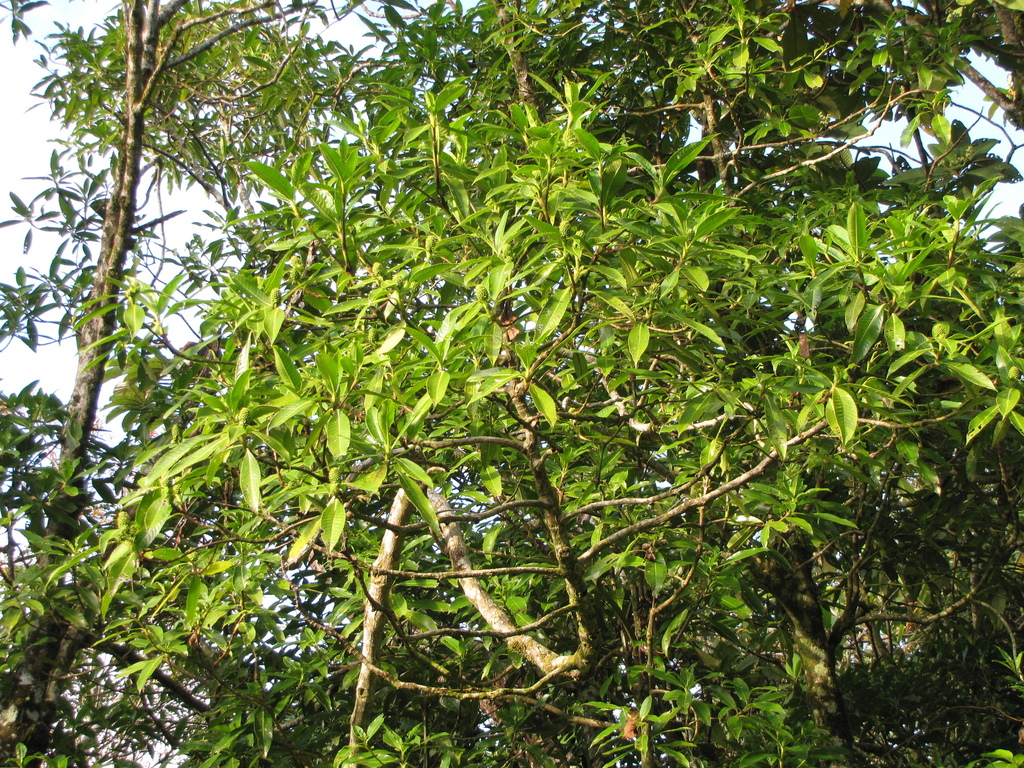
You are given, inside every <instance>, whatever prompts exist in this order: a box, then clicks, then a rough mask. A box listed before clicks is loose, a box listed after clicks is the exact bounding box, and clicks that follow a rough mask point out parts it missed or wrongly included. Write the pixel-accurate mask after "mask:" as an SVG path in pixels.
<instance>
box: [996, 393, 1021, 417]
mask: <svg viewBox="0 0 1024 768" xmlns="http://www.w3.org/2000/svg"><path fill="white" fill-rule="evenodd" d="M1019 401H1020V390H1019V389H1001V390H999V394H998V395H996V405H998V406H999V413H1000V414H1002V416H1003V418H1006V417H1007V416H1009V415H1010V413H1011V411H1013V409H1014V408H1016V407H1017V403H1018V402H1019Z"/></svg>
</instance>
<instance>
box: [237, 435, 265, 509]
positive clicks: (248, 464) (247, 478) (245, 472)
mask: <svg viewBox="0 0 1024 768" xmlns="http://www.w3.org/2000/svg"><path fill="white" fill-rule="evenodd" d="M262 479H263V478H262V477H261V475H260V464H259V462H258V461H256V457H255V456H253V454H252V451H250V450H248V449H246V451H245V455H244V456H243V457H242V464H241V466H240V467H239V477H238V480H239V483H240V484H241V486H242V496H243V497H245V501H246V503H247V504H248V505H249V509H251V510H252V511H253V512H259V509H260V502H261V499H260V482H261V481H262Z"/></svg>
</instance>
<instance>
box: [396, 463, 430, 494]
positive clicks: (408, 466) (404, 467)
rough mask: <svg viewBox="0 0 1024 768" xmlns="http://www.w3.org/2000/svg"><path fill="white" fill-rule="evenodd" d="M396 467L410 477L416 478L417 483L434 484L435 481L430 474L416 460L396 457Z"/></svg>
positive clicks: (428, 485)
mask: <svg viewBox="0 0 1024 768" xmlns="http://www.w3.org/2000/svg"><path fill="white" fill-rule="evenodd" d="M395 469H397V470H398V471H399V472H401V473H402V474H403V475H405V476H406V477H408V478H411V479H413V480H415V481H416V482H417V483H422V484H423V485H425V486H427V487H430V486H432V485H433V484H434V481H433V480H431V479H430V475H428V474H427V471H426V470H425V469H423V467H421V466H420V465H419V464H417V463H416V462H415V461H411V460H410V459H406V458H404V457H403V458H398V459H395Z"/></svg>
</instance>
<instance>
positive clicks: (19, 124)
mask: <svg viewBox="0 0 1024 768" xmlns="http://www.w3.org/2000/svg"><path fill="white" fill-rule="evenodd" d="M114 6H115V3H113V2H110V0H55V2H53V3H51V4H50V5H49V6H46V7H42V8H39V9H36V10H33V11H31V12H30V13H29V16H28V18H27V21H28V24H29V26H30V27H31V28H32V30H33V38H31V39H24V38H22V39H20V40H19V41H18V42H17V44H14V43H12V41H11V35H10V26H9V19H6V18H5V19H3V20H2V22H0V23H2V26H0V71H2V72H3V73H4V77H3V78H0V104H3V105H4V107H5V113H6V116H7V119H6V120H5V121H4V123H3V126H2V128H0V135H2V137H3V139H4V141H3V146H4V147H5V151H4V152H3V160H2V162H0V191H3V192H13V193H15V194H17V195H18V196H19V197H20V198H21V199H22V200H24V201H25V202H28V201H29V200H30V199H31V198H32V197H33V196H34V194H36V193H37V192H38V191H39V190H40V189H41V188H42V182H39V181H32V180H31V178H30V177H33V176H40V175H45V174H46V173H47V171H48V168H49V162H50V154H51V152H52V151H53V145H52V144H51V143H50V142H51V141H52V140H53V139H56V138H59V137H60V136H61V129H60V126H59V125H57V124H56V123H53V122H51V121H50V116H49V110H48V107H47V105H46V104H44V103H42V102H40V100H39V99H37V98H35V97H33V96H32V95H31V91H32V88H33V86H35V84H36V83H37V82H38V81H39V79H40V78H41V77H42V76H43V74H44V72H43V70H42V69H41V68H40V67H39V66H38V65H37V64H36V63H35V62H34V59H36V58H38V56H39V54H40V52H41V51H40V49H39V46H38V43H37V42H36V41H37V40H41V39H43V38H44V36H45V35H46V34H47V32H48V31H49V30H51V29H52V28H53V27H52V25H53V23H54V21H60V22H61V23H63V24H67V25H70V26H85V27H89V26H91V25H92V24H94V23H95V22H96V21H98V20H100V19H102V18H104V17H105V16H106V15H107V11H108V9H110V8H112V7H114ZM330 34H331V36H332V37H333V38H334V39H339V40H341V41H342V42H344V43H346V44H354V45H357V46H359V47H361V46H362V45H365V42H363V41H361V35H362V26H361V24H360V22H359V21H358V20H357V19H356V18H355V17H354V16H349V17H348V18H347V19H346V20H345V21H344V22H342V23H341V24H339V25H335V27H334V28H332V30H331V32H330ZM979 68H980V69H982V70H983V71H985V72H986V73H987V74H991V76H992V79H993V82H995V83H996V84H997V85H1003V84H1004V83H1005V76H1004V75H1003V74H1002V73H1000V72H997V71H995V70H994V68H992V67H986V66H985V65H984V63H981V64H980V65H979ZM973 91H974V89H973V87H968V88H966V89H965V94H964V95H963V98H964V99H965V100H966V101H968V102H969V103H970V104H971V105H972V106H974V107H975V108H978V109H984V108H985V105H984V104H983V103H982V101H981V99H980V96H978V95H976V94H975V93H973ZM962 119H963V120H964V122H965V123H967V124H968V125H970V123H971V122H972V121H971V120H970V117H969V116H967V115H965V116H964V117H963V118H962ZM1017 133H1018V139H1017V141H1018V142H1020V143H1024V136H1022V135H1021V134H1020V133H1019V132H1017ZM978 135H982V133H976V132H975V131H972V137H975V136H978ZM992 138H997V136H995V135H994V134H993V135H992ZM889 141H891V142H892V143H893V144H894V145H897V146H898V143H899V137H898V131H893V135H892V136H885V137H882V136H881V135H879V134H876V136H875V137H874V140H873V143H876V144H877V143H885V142H889ZM998 200H999V201H1000V202H999V209H998V213H1000V214H1002V215H1015V214H1016V212H1017V206H1018V205H1020V203H1021V202H1024V184H1021V185H1001V190H1000V193H999V196H998ZM9 207H10V202H9V198H8V196H7V194H4V195H2V197H0V221H5V220H8V219H13V218H16V215H15V214H14V213H13V211H10V210H9ZM177 208H188V209H190V210H189V213H187V214H185V215H183V216H181V217H179V218H178V219H177V220H176V221H175V226H176V227H177V230H176V233H177V235H178V237H179V238H180V242H184V241H185V240H187V239H188V234H189V232H188V229H189V225H190V223H191V222H194V221H195V220H196V219H197V214H198V211H200V210H202V208H203V203H202V201H201V199H199V198H198V197H197V196H195V195H193V196H192V197H191V198H181V199H180V200H173V201H165V210H168V211H172V210H176V209H177ZM25 231H26V228H25V227H24V226H11V227H5V228H2V229H0V280H2V281H5V282H6V281H9V280H11V279H12V276H13V274H14V271H15V270H16V269H17V268H18V267H19V266H21V267H25V268H26V269H32V268H35V269H43V270H45V269H46V268H47V266H48V265H49V262H50V259H51V258H52V256H53V253H54V250H55V248H56V247H57V245H58V243H59V238H55V237H49V238H47V237H44V236H40V234H39V233H36V234H35V235H34V238H33V245H32V248H31V250H30V252H29V253H28V254H25V253H24V252H23V242H24V237H25ZM74 375H75V357H74V349H73V345H72V344H71V343H69V342H65V343H64V344H62V345H60V346H59V347H58V346H57V345H53V344H50V345H44V346H41V347H40V348H39V349H38V350H37V351H36V352H32V351H31V350H29V349H28V347H26V346H25V345H24V344H23V343H22V342H20V341H14V342H11V343H10V344H8V345H7V346H6V347H3V346H0V392H5V391H7V392H9V391H17V390H20V389H21V388H22V387H24V386H26V385H27V384H29V383H30V382H33V381H37V380H38V381H40V382H41V386H42V388H43V389H45V390H47V391H51V392H54V393H55V394H57V395H58V396H60V397H61V398H62V399H66V398H67V397H68V396H69V395H70V392H71V387H72V383H73V380H74Z"/></svg>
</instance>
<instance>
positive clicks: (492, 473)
mask: <svg viewBox="0 0 1024 768" xmlns="http://www.w3.org/2000/svg"><path fill="white" fill-rule="evenodd" d="M480 482H482V483H483V484H484V488H486V489H487V490H488V491H490V493H491V495H492V496H501V489H502V485H501V472H499V471H498V469H497V467H494V466H492V465H491V464H485V465H483V466H482V467H481V468H480ZM495 530H497V531H499V532H500V530H501V529H500V528H495Z"/></svg>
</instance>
